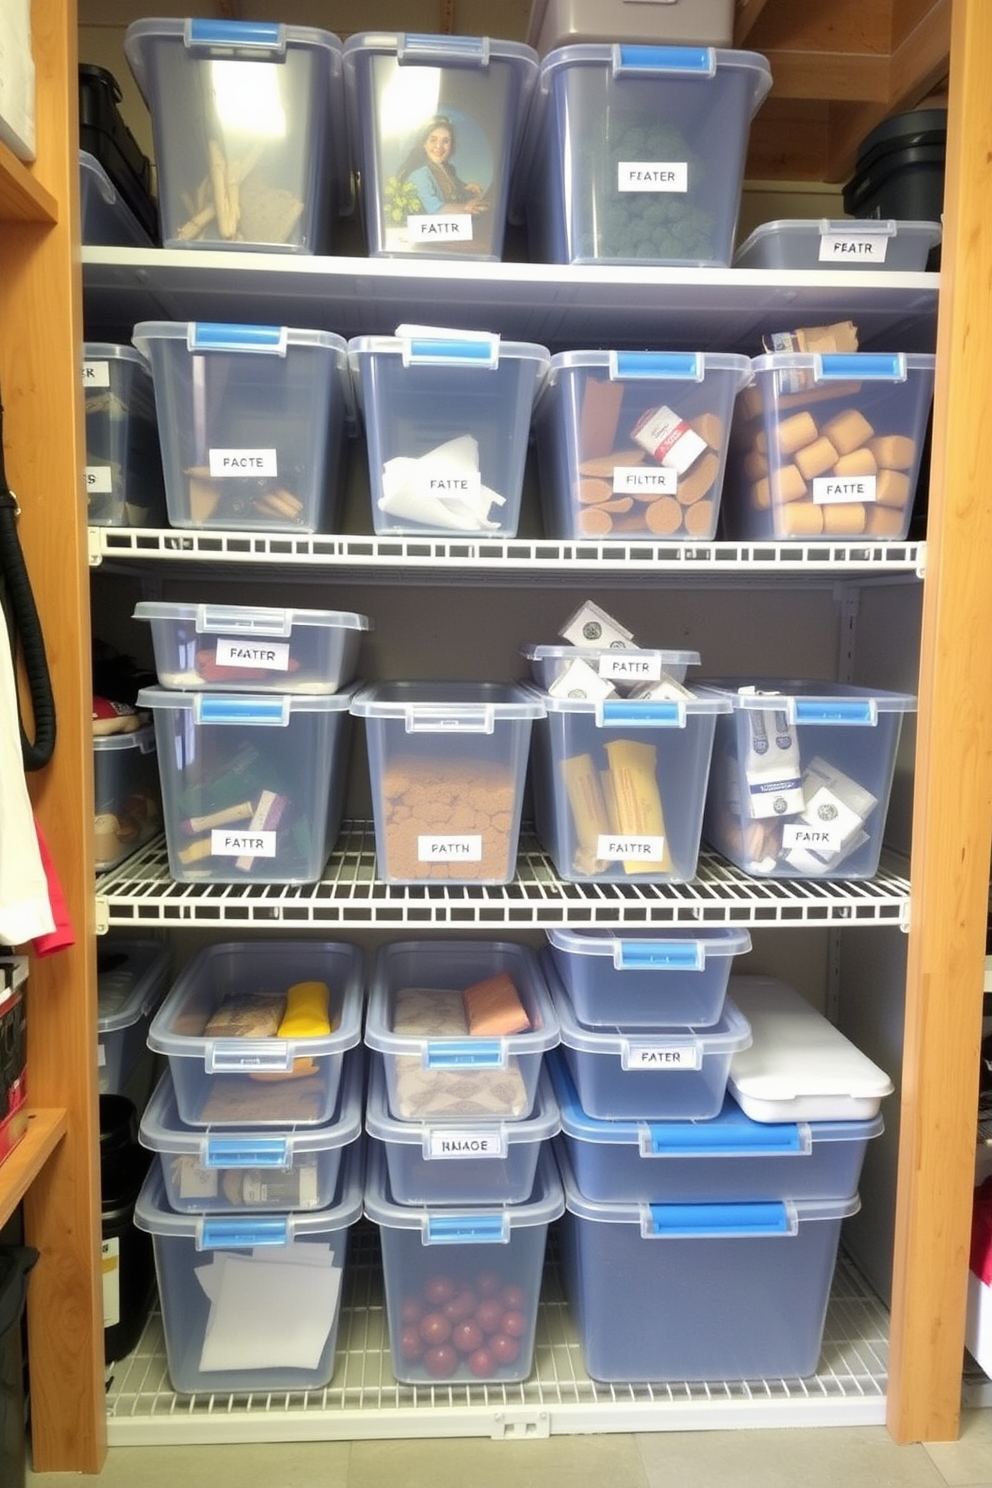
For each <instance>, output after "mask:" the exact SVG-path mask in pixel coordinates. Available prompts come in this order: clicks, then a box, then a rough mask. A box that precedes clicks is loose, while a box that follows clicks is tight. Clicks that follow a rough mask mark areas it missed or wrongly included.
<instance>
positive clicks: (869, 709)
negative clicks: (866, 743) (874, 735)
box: [795, 698, 878, 728]
mask: <svg viewBox="0 0 992 1488" xmlns="http://www.w3.org/2000/svg"><path fill="white" fill-rule="evenodd" d="M795 721H796V723H831V724H840V725H846V726H848V727H853V728H874V727H875V725H876V724H877V723H878V710H877V709H876V707H875V704H874V701H873V700H872V699H870V698H865V699H864V700H862V699H860V698H829V699H822V698H810V699H808V700H807V699H803V698H797V699H796V706H795Z"/></svg>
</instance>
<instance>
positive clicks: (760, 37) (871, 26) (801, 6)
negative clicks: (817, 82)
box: [748, 0, 892, 97]
mask: <svg viewBox="0 0 992 1488" xmlns="http://www.w3.org/2000/svg"><path fill="white" fill-rule="evenodd" d="M891 11H892V0H830V3H829V4H818V5H811V4H810V3H809V0H771V3H769V4H766V5H765V6H764V8H763V9H762V12H761V15H760V16H759V17H758V18H757V19H756V21H755V24H754V25H753V26H752V28H751V32H750V35H749V37H748V46H750V47H753V48H754V50H755V51H758V52H765V53H766V54H767V53H768V52H769V51H783V52H790V51H794V52H804V53H806V54H807V56H816V55H817V54H818V53H821V52H823V53H829V52H839V53H851V54H853V55H858V54H860V53H874V54H875V55H876V56H878V57H887V56H888V54H889V51H890V50H891V45H892V16H891ZM820 96H821V97H829V96H830V95H829V94H821V95H820Z"/></svg>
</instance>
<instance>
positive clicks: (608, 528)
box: [576, 506, 613, 537]
mask: <svg viewBox="0 0 992 1488" xmlns="http://www.w3.org/2000/svg"><path fill="white" fill-rule="evenodd" d="M576 525H577V526H578V529H579V533H580V534H581V536H582V537H605V536H606V534H607V533H608V532H612V531H613V518H612V517H611V516H610V513H609V512H608V511H604V510H603V508H602V507H601V506H582V507H580V508H579V511H578V517H577V522H576Z"/></svg>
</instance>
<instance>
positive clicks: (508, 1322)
mask: <svg viewBox="0 0 992 1488" xmlns="http://www.w3.org/2000/svg"><path fill="white" fill-rule="evenodd" d="M499 1331H500V1332H501V1333H505V1335H506V1337H507V1338H523V1336H524V1334H525V1333H526V1332H527V1316H526V1314H525V1313H523V1312H504V1314H503V1323H502V1326H501V1327H500V1330H499Z"/></svg>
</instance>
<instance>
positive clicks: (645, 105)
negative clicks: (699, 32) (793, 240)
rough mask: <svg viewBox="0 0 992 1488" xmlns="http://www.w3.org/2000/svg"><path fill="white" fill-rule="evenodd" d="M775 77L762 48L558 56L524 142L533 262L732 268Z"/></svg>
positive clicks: (615, 50) (552, 55) (545, 70)
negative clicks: (758, 120)
mask: <svg viewBox="0 0 992 1488" xmlns="http://www.w3.org/2000/svg"><path fill="white" fill-rule="evenodd" d="M639 8H640V7H639ZM770 87H771V72H770V70H769V67H768V63H767V61H766V60H765V58H764V57H762V56H759V55H758V53H756V52H739V51H731V50H724V49H719V48H713V47H678V46H671V47H668V46H652V45H650V44H641V43H638V42H618V41H613V42H612V43H609V42H603V43H594V42H589V43H579V44H576V45H574V46H563V47H556V48H555V49H554V50H553V51H551V52H549V53H548V55H547V56H546V57H545V58H544V60H543V62H542V63H541V66H540V73H539V77H538V83H537V87H536V89H535V94H534V106H533V108H532V109H531V114H530V120H529V123H528V127H527V143H526V144H525V149H524V155H525V162H526V163H525V166H524V170H525V171H526V176H525V178H524V179H525V185H524V187H523V189H522V198H523V201H524V205H525V212H526V219H527V229H528V238H529V243H530V256H531V258H532V260H533V261H534V262H536V263H558V264H563V263H574V264H600V263H602V264H640V265H644V266H646V265H650V264H672V265H693V266H696V267H700V268H702V267H716V268H726V267H727V266H728V265H729V263H730V260H731V257H732V255H733V247H734V234H735V229H736V225H737V214H738V209H739V205H740V195H741V184H742V181H743V175H744V161H745V157H746V155H747V145H748V136H749V132H750V125H751V119H752V117H753V115H754V114H755V113H756V112H757V109H758V107H759V105H760V104H761V102H762V100H763V99H764V97H765V95H766V93H767V92H768V90H769V88H770Z"/></svg>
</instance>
